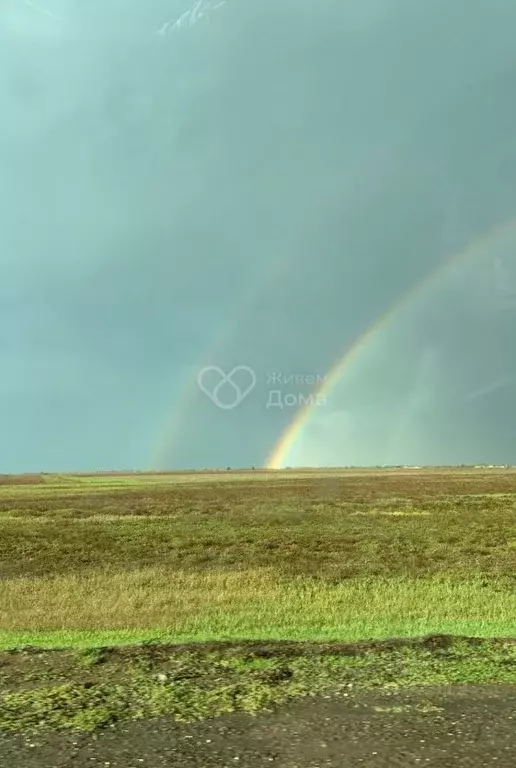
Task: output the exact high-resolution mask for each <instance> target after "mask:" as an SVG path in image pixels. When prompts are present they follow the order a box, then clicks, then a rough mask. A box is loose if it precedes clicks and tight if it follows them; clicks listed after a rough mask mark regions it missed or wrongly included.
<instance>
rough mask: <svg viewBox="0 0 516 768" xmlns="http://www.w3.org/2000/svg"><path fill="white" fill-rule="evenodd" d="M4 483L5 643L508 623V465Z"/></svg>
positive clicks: (504, 629) (392, 632) (512, 481)
mask: <svg viewBox="0 0 516 768" xmlns="http://www.w3.org/2000/svg"><path fill="white" fill-rule="evenodd" d="M42 480H43V481H42V482H39V483H38V482H37V477H36V478H33V479H32V482H31V483H23V482H18V483H16V484H9V483H7V482H5V481H4V483H3V484H2V485H0V579H1V581H2V589H1V591H0V647H3V648H5V649H6V648H10V647H14V646H18V645H20V644H27V643H28V644H35V643H37V644H39V645H44V646H47V647H52V646H56V645H57V646H59V645H63V644H64V645H66V646H77V647H79V646H85V645H86V646H87V645H95V644H99V643H101V644H106V643H118V642H120V643H126V642H131V641H135V642H138V641H142V640H149V639H153V638H156V639H162V640H167V641H174V642H175V641H178V642H186V641H205V640H221V639H224V640H226V639H242V638H251V639H252V638H255V639H292V640H294V639H303V640H310V639H325V640H341V641H356V640H362V639H369V638H387V637H393V636H398V637H399V636H415V635H421V634H426V633H453V634H461V635H471V636H482V635H483V636H504V635H505V636H513V635H516V589H515V586H516V472H514V471H511V470H505V471H500V470H485V471H483V472H482V471H479V470H476V471H466V470H463V471H456V472H451V471H444V470H442V471H438V470H428V471H423V470H421V471H414V470H410V471H405V472H402V471H390V472H389V471H383V472H382V471H380V472H366V471H356V472H353V471H347V472H346V471H341V472H337V471H334V472H319V473H317V472H305V473H303V472H292V473H261V472H257V473H256V474H253V473H221V474H220V475H210V474H199V475H188V474H185V475H174V474H170V475H149V476H145V475H142V476H138V475H135V476H128V477H124V476H121V477H116V476H89V477H88V476H75V477H71V476H68V477H67V476H64V477H55V476H50V475H49V476H43V478H42Z"/></svg>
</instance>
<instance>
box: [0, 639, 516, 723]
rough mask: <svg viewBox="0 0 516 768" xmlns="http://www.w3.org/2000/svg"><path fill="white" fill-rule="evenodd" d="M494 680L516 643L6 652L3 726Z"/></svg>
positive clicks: (0, 671) (195, 711) (509, 664)
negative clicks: (369, 690)
mask: <svg viewBox="0 0 516 768" xmlns="http://www.w3.org/2000/svg"><path fill="white" fill-rule="evenodd" d="M495 683H497V684H500V683H506V684H513V685H514V684H516V640H501V639H497V640H478V639H467V638H466V639H464V638H459V639H454V638H451V637H434V638H427V639H425V640H422V641H421V640H419V641H407V642H399V643H384V644H381V643H377V644H371V645H364V646H339V647H333V646H331V645H320V646H317V645H305V644H288V643H287V644H276V645H275V644H270V645H263V644H261V645H260V644H256V643H255V644H252V643H249V644H245V643H244V644H239V645H236V646H235V645H230V644H226V645H221V646H218V647H214V646H206V647H203V646H197V647H190V648H180V647H176V648H175V647H174V646H159V645H156V646H153V645H152V644H149V645H142V646H133V647H126V648H119V649H99V650H97V651H96V652H92V651H89V652H88V653H87V654H85V653H84V652H72V651H47V652H40V651H36V650H34V649H32V650H29V651H27V650H25V651H24V650H19V651H13V652H9V653H3V654H0V728H1V729H3V730H9V731H24V732H32V731H38V730H41V729H58V730H62V729H72V730H75V731H93V730H95V729H97V728H101V727H105V726H107V725H109V724H111V723H114V722H116V721H128V720H138V719H141V718H152V717H158V716H171V717H172V718H174V719H175V720H180V721H195V720H201V719H205V718H213V717H217V716H219V715H223V714H225V713H228V712H233V711H238V710H240V711H245V712H248V713H256V712H259V711H264V710H271V709H272V708H273V707H275V706H276V705H278V704H281V703H283V702H285V701H287V700H289V699H293V698H296V697H300V696H314V695H318V694H326V695H327V694H331V695H335V696H353V695H354V693H356V692H359V691H363V690H368V689H381V690H399V689H403V688H408V687H419V688H425V687H428V686H432V685H443V684H495Z"/></svg>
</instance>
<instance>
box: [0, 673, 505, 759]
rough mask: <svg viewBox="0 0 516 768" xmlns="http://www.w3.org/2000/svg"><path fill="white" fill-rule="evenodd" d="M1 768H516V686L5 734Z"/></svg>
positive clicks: (0, 741)
mask: <svg viewBox="0 0 516 768" xmlns="http://www.w3.org/2000/svg"><path fill="white" fill-rule="evenodd" d="M0 765H1V766H2V768H3V767H4V766H5V768H7V767H9V768H68V766H69V767H70V768H86V767H88V768H91V767H92V766H103V767H104V768H164V767H165V766H166V767H167V768H183V767H184V768H190V767H191V768H230V767H234V766H238V768H263V767H264V766H281V768H323V766H324V767H325V768H330V767H331V768H355V766H356V767H357V768H358V766H367V768H384V767H385V768H386V767H387V766H432V768H437V767H438V768H448V766H450V768H452V767H453V768H466V766H468V767H469V766H471V768H473V767H474V768H483V767H484V766H497V768H514V765H516V687H514V686H482V687H481V686H455V687H450V686H447V687H441V688H438V687H433V688H428V689H418V690H410V691H405V692H398V693H391V694H389V693H385V692H382V693H377V692H364V693H359V694H356V695H351V694H350V695H349V696H348V697H347V698H346V697H339V698H337V697H328V698H325V697H316V698H305V699H299V700H297V701H293V702H290V703H289V704H286V705H284V706H281V707H278V709H277V710H276V711H275V712H274V713H266V714H260V715H258V716H257V717H252V716H250V715H247V714H242V713H234V714H231V715H228V716H224V717H221V718H218V719H215V720H211V721H203V722H198V723H194V724H191V723H189V724H186V723H177V722H174V721H172V720H170V719H160V720H153V721H140V722H136V723H129V724H123V725H122V724H119V725H115V726H114V727H111V728H108V729H107V730H105V731H101V732H100V733H98V734H94V735H93V734H66V735H62V734H47V735H45V736H41V735H40V736H38V737H34V738H31V737H28V736H24V735H15V736H13V735H7V734H4V735H1V736H0Z"/></svg>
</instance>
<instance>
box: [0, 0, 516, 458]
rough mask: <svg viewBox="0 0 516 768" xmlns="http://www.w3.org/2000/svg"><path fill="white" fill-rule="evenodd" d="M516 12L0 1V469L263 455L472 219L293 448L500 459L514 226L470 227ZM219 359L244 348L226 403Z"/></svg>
mask: <svg viewBox="0 0 516 768" xmlns="http://www.w3.org/2000/svg"><path fill="white" fill-rule="evenodd" d="M515 28H516V5H515V4H514V2H513V0H432V2H428V1H427V0H360V2H356V1H355V0H260V1H259V2H258V1H257V0H225V2H224V1H223V0H202V1H201V2H197V3H189V0H184V2H183V0H88V2H84V1H83V0H33V1H32V0H27V1H26V2H23V0H18V1H15V0H4V2H3V3H2V8H1V10H0V104H1V115H2V119H1V123H0V212H1V213H0V217H1V221H0V320H1V323H0V364H1V376H0V415H1V424H2V432H1V438H0V472H22V471H35V470H42V471H51V470H57V471H59V470H61V471H66V470H89V469H114V468H167V467H170V468H183V467H192V468H194V467H215V466H224V467H225V466H235V467H236V466H251V465H256V466H259V465H261V464H263V463H264V462H265V461H266V459H267V456H269V455H270V453H271V451H272V450H273V448H274V446H275V444H276V443H277V441H278V439H279V438H280V435H281V434H282V433H283V432H284V430H285V428H286V427H287V425H288V423H289V422H291V421H292V419H293V418H294V417H295V415H296V410H297V405H298V403H299V402H301V401H302V398H304V397H307V396H308V394H309V393H310V390H311V389H312V388H313V387H312V385H311V383H310V382H311V379H310V378H309V377H314V378H316V377H318V376H319V377H322V376H324V375H325V374H327V373H328V372H329V370H330V369H331V368H332V366H333V365H334V363H335V362H336V361H337V360H338V359H339V358H340V357H342V355H343V354H344V353H345V351H346V349H347V348H349V347H350V346H351V345H352V344H353V343H354V341H355V340H356V339H357V338H358V337H360V335H361V334H363V333H364V332H365V331H366V330H367V328H368V327H369V326H370V325H371V324H372V323H374V322H375V320H376V319H377V318H379V317H380V316H381V315H382V314H384V313H385V312H386V311H387V310H388V309H389V308H390V307H393V306H395V305H396V304H397V303H399V301H400V298H401V297H402V296H403V295H404V294H405V293H406V292H407V291H408V290H409V289H411V288H414V287H415V286H417V285H418V284H419V283H420V282H421V281H422V280H424V279H425V276H427V275H428V274H430V273H431V272H432V271H434V270H435V269H436V268H437V267H438V265H439V264H440V263H441V262H443V261H444V260H446V259H449V258H451V257H452V256H453V254H454V253H456V252H458V251H461V250H463V249H464V248H466V246H467V245H468V243H471V242H472V241H475V240H476V239H478V238H482V237H483V238H484V241H483V242H484V245H483V247H482V248H480V249H477V252H476V255H475V256H474V258H473V257H472V258H470V259H469V260H467V261H464V262H463V263H462V266H461V267H460V268H458V269H457V270H455V271H451V272H450V271H449V272H447V273H445V272H443V273H442V276H441V278H439V279H436V280H434V281H433V283H432V284H431V286H430V287H429V288H427V289H426V290H422V291H421V290H420V291H419V292H417V290H416V292H415V293H414V297H415V298H414V300H413V301H412V302H409V303H408V304H407V303H406V304H405V305H404V307H403V306H402V308H401V309H400V310H399V311H398V312H397V313H394V316H393V319H392V320H391V321H390V322H389V323H387V324H384V325H383V326H382V327H381V328H380V330H379V331H378V332H377V333H376V334H374V335H373V336H372V338H371V341H370V342H368V343H367V344H364V345H363V347H362V352H361V354H360V355H359V356H358V357H357V359H356V361H355V362H353V363H352V364H350V366H349V367H348V368H347V369H346V372H345V374H344V376H343V378H342V380H341V381H340V382H339V384H338V385H337V386H336V387H335V388H334V389H333V390H332V391H331V392H330V393H328V399H327V403H326V405H323V406H320V407H317V408H315V409H314V410H313V412H312V416H311V417H310V418H309V420H308V422H307V425H306V427H305V429H304V430H303V434H302V437H301V438H300V439H299V440H298V441H297V442H296V444H295V446H294V447H293V449H292V452H291V455H290V457H289V461H288V463H297V464H315V465H317V464H371V463H372V464H376V463H416V464H419V463H439V462H447V463H469V462H477V461H478V462H480V461H485V462H488V463H491V462H493V463H498V462H500V463H501V462H514V463H516V441H515V440H514V435H515V434H516V430H515V427H516V415H515V408H514V402H515V401H514V398H515V396H516V379H514V380H513V378H512V377H514V376H515V375H516V346H515V344H514V334H513V331H514V330H515V329H516V250H515V248H516V234H515V233H514V231H513V230H511V229H510V227H509V228H508V229H507V231H506V233H505V235H504V237H503V238H502V240H500V239H499V240H498V241H497V242H496V243H495V242H494V241H493V240H492V239H490V238H489V237H487V233H488V232H491V231H493V230H496V229H497V227H499V226H500V225H501V224H503V223H504V222H506V221H508V220H510V219H511V218H512V217H515V216H516V202H515V201H516V101H515V99H514V94H515V93H516V46H515V45H514V29H515ZM212 365H213V366H217V367H219V368H220V369H221V370H222V371H223V372H226V373H229V372H230V371H231V370H232V369H233V368H234V367H235V366H245V367H247V368H250V369H251V371H246V370H240V371H238V372H237V373H236V374H235V375H234V376H235V377H236V378H235V379H234V381H235V382H236V383H238V384H239V385H240V386H241V389H243V390H245V389H246V388H249V387H250V386H251V385H253V384H254V387H253V388H252V389H251V390H250V392H249V393H248V395H247V396H246V397H245V398H244V399H243V401H242V402H241V403H240V404H239V405H238V406H236V407H233V408H229V407H226V408H221V407H219V405H217V404H216V403H214V402H213V400H212V399H210V397H209V396H208V395H209V394H210V393H211V394H213V391H214V388H215V386H216V384H217V383H218V378H217V377H218V376H220V374H218V373H217V372H216V371H211V372H210V371H209V372H207V373H206V374H205V375H204V377H203V378H202V383H203V386H204V389H205V390H206V391H205V392H203V391H202V389H201V388H200V387H199V384H198V376H199V372H200V371H202V369H203V368H205V367H207V366H212ZM272 374H281V375H282V377H285V378H286V379H287V381H288V378H289V377H291V376H296V375H298V376H300V375H303V376H305V377H308V378H307V380H306V381H303V383H302V384H299V383H297V384H295V383H294V384H293V383H286V384H283V383H282V384H281V385H278V384H277V383H276V384H274V383H268V379H269V378H270V377H271V376H272ZM246 377H247V379H246ZM276 381H277V379H276ZM255 382H256V383H255ZM272 390H279V391H280V392H281V398H282V401H283V399H284V397H285V396H286V395H289V396H290V400H289V403H290V404H289V405H285V407H283V408H280V407H278V406H273V407H269V408H268V407H267V403H269V404H270V402H271V395H270V392H271V391H272ZM207 393H208V394H207ZM235 393H236V390H235V388H234V387H232V386H231V384H230V383H227V384H226V385H225V386H224V387H222V388H220V389H219V390H218V392H217V395H218V398H219V404H220V402H222V403H223V404H225V405H226V406H228V405H231V404H232V403H233V400H232V398H234V396H235ZM277 398H278V395H277V394H276V395H273V396H272V400H273V401H274V402H277ZM300 398H301V400H300ZM294 401H295V403H296V404H295V405H294V404H292V403H294Z"/></svg>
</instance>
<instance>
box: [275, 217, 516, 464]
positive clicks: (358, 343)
mask: <svg viewBox="0 0 516 768" xmlns="http://www.w3.org/2000/svg"><path fill="white" fill-rule="evenodd" d="M513 229H514V230H516V218H513V219H509V220H508V221H505V222H503V223H502V224H500V225H498V226H496V227H494V228H493V229H492V230H489V231H488V232H487V233H486V234H484V235H480V236H477V237H476V238H475V239H474V240H472V241H470V242H469V243H468V245H467V246H466V247H465V248H464V249H462V250H461V251H459V252H458V253H456V254H455V255H454V256H452V257H451V258H449V259H446V260H445V261H443V262H441V263H440V264H439V265H438V266H437V268H436V269H435V270H433V271H432V272H430V274H428V275H427V276H426V277H425V278H423V280H421V281H420V282H419V283H417V284H416V285H415V286H413V287H412V288H410V289H409V290H408V291H407V292H406V293H405V294H403V295H402V297H401V299H400V300H399V301H397V302H396V303H395V304H394V305H393V306H391V307H390V308H389V309H388V310H387V312H385V313H384V314H383V315H381V316H380V317H379V318H378V319H377V320H375V322H374V323H373V324H372V325H371V326H369V328H367V329H366V331H365V332H364V333H363V334H362V335H361V336H359V337H358V338H357V339H356V340H355V342H354V343H353V344H352V345H351V347H349V348H348V349H347V350H346V351H345V352H344V354H343V355H342V356H341V357H340V358H339V360H338V362H337V363H336V364H335V365H334V366H333V367H332V368H331V369H330V371H329V373H328V374H327V376H326V378H325V380H324V381H323V382H322V384H321V386H320V387H319V388H318V389H317V392H316V393H314V394H318V395H328V394H329V393H330V392H331V390H332V389H333V388H334V386H335V385H336V384H337V383H338V382H339V381H340V379H341V378H342V376H343V375H344V373H345V372H346V370H347V369H348V368H349V366H350V365H351V364H352V363H353V361H354V360H355V359H356V357H357V356H358V354H359V352H360V351H361V350H362V349H363V348H364V347H365V346H366V345H367V344H368V343H369V341H370V340H371V339H372V338H373V337H374V336H376V334H377V333H379V332H380V331H381V330H382V328H384V327H385V326H386V325H388V323H389V321H390V320H391V319H392V318H393V317H394V316H396V315H398V314H399V313H400V312H401V311H402V310H403V309H404V308H405V307H406V306H407V305H408V304H410V302H411V301H412V300H413V299H414V298H417V297H419V296H420V294H422V293H424V291H425V290H427V289H428V288H429V287H430V286H431V285H433V284H434V283H436V282H437V281H438V280H439V279H440V278H441V277H442V276H443V275H445V274H446V272H447V271H448V270H451V269H452V268H454V267H456V266H458V265H459V264H460V263H461V262H465V261H468V260H469V259H471V258H473V257H475V256H479V255H481V253H482V251H484V250H485V249H488V248H491V247H493V246H494V245H495V244H496V242H497V240H498V239H499V238H502V237H504V236H506V235H507V234H508V233H509V232H510V231H511V230H513ZM314 407H315V406H314V405H312V404H310V403H308V404H307V405H305V406H304V407H303V408H302V409H301V410H300V411H298V413H297V414H296V416H295V418H294V419H293V420H292V421H291V422H290V424H289V425H288V427H287V428H286V430H285V431H284V432H283V434H282V435H281V437H280V438H279V440H278V441H277V443H276V444H275V446H274V449H273V450H272V452H271V453H270V455H269V457H268V459H267V461H266V463H265V468H266V469H281V468H282V467H283V466H284V465H285V463H286V460H287V457H288V454H289V452H290V451H291V449H292V447H293V446H294V444H295V442H296V440H297V439H298V437H299V436H300V433H301V431H302V430H303V428H304V427H305V425H306V424H307V422H308V421H309V419H310V416H311V413H312V409H313V408H314Z"/></svg>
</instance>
